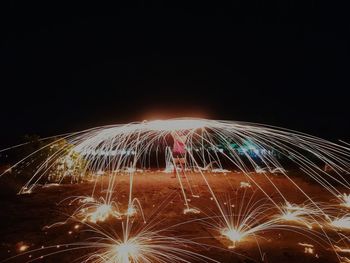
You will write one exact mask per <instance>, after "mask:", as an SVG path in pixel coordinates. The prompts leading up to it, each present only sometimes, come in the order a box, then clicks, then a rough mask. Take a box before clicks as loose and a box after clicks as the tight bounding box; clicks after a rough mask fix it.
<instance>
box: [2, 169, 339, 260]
mask: <svg viewBox="0 0 350 263" xmlns="http://www.w3.org/2000/svg"><path fill="white" fill-rule="evenodd" d="M205 176H206V178H207V180H208V183H209V184H210V186H211V187H212V190H213V191H214V192H215V194H216V195H217V197H218V199H219V200H220V202H221V203H222V204H223V203H225V200H227V199H228V197H234V198H235V196H239V195H242V192H243V190H242V189H240V183H241V182H248V178H247V177H246V176H244V175H243V174H240V173H227V174H216V175H214V174H206V175H205ZM250 176H251V177H252V178H253V179H254V180H255V181H256V182H258V183H259V185H260V186H261V187H262V188H263V189H264V190H265V191H266V193H267V194H268V195H269V196H270V197H272V198H273V199H274V200H276V202H282V201H281V199H280V198H279V197H278V194H277V192H276V190H275V188H274V187H272V185H271V183H270V182H269V180H271V181H272V182H273V183H274V185H275V186H277V187H278V189H279V190H280V191H281V192H283V194H284V195H285V197H286V198H287V199H288V200H289V201H290V202H294V203H301V202H303V201H305V196H303V195H302V194H301V193H300V191H298V190H297V189H296V187H295V186H293V184H292V183H290V182H289V181H288V179H286V178H284V177H282V176H276V175H270V176H269V177H268V179H267V178H264V176H263V175H260V174H254V173H252V174H251V175H250ZM291 176H293V175H291ZM292 179H293V181H294V182H296V183H297V185H298V186H299V187H300V188H301V189H303V190H304V191H305V192H307V193H308V195H309V196H310V197H312V198H313V199H314V200H317V201H324V202H330V203H332V202H334V200H333V199H334V197H332V196H331V195H329V194H328V193H327V192H326V191H324V189H322V188H321V187H319V186H318V185H316V184H315V183H312V182H311V181H306V180H303V179H301V177H292ZM100 181H102V183H101V182H100ZM100 181H99V182H98V183H97V184H96V196H102V197H103V196H105V194H106V193H105V191H103V189H105V187H104V186H106V184H107V176H105V177H104V178H103V179H102V180H100ZM129 182H130V181H129V177H128V176H126V175H124V176H118V177H117V185H116V188H115V192H114V195H113V196H114V198H115V200H116V202H117V203H118V204H119V206H120V207H121V209H125V207H126V205H127V201H128V197H129ZM182 183H183V185H184V188H185V193H186V196H187V199H188V201H189V205H190V206H191V207H196V208H198V209H199V210H201V211H202V213H201V214H199V215H195V214H187V215H184V214H183V209H184V201H183V195H182V191H181V188H180V187H179V181H178V180H177V179H174V178H170V175H169V174H165V173H160V172H147V173H138V174H136V175H135V177H134V186H133V197H136V198H138V200H139V201H140V203H141V205H142V208H143V212H144V214H145V217H146V219H147V221H148V222H153V223H156V224H157V226H156V227H157V228H164V227H167V226H172V225H176V224H179V223H184V222H187V223H184V224H180V225H178V226H176V227H174V228H173V230H174V231H173V234H179V233H180V235H181V236H188V237H196V238H197V239H196V241H200V242H203V243H205V244H207V245H209V246H211V247H210V248H209V247H207V248H198V249H197V250H196V252H198V253H201V254H203V255H206V256H209V257H211V258H214V259H215V260H218V261H220V262H299V263H301V262H339V259H338V258H337V257H336V255H335V254H334V252H332V251H331V249H329V247H330V246H327V245H325V244H326V243H322V240H318V239H316V238H314V237H311V235H309V234H306V235H301V234H298V233H292V232H289V231H277V230H274V231H266V232H263V233H261V235H260V237H257V238H256V239H257V240H258V244H259V245H257V242H256V239H255V238H248V239H246V240H243V241H242V242H241V243H239V244H238V245H237V247H236V248H234V249H227V246H228V245H229V244H228V243H227V240H225V239H223V238H222V237H220V233H218V232H217V230H215V229H213V228H208V227H206V226H205V225H203V224H201V223H200V222H199V221H198V220H196V219H199V218H201V217H204V216H205V214H208V215H213V213H214V214H215V213H216V214H217V209H216V206H215V202H214V200H212V198H211V194H210V193H209V191H208V187H207V185H206V183H205V181H204V180H203V178H202V176H201V175H199V174H193V175H190V176H189V177H188V180H186V179H182ZM94 185H95V183H94V182H86V183H82V184H74V185H60V186H54V185H53V186H51V187H46V188H38V189H37V190H36V191H34V193H32V194H28V195H16V196H5V197H2V200H0V202H1V225H0V236H1V247H0V261H1V260H4V259H7V258H9V257H12V256H15V255H20V256H19V257H17V258H14V259H12V260H10V261H9V262H27V261H30V260H31V259H33V258H35V257H38V256H39V255H41V254H46V253H48V252H47V251H45V249H44V250H42V251H40V252H38V253H36V252H33V253H32V252H29V253H27V254H26V252H20V251H19V248H20V247H21V246H22V245H28V246H29V248H28V250H27V251H30V250H31V249H37V248H40V247H42V246H45V247H48V246H50V245H54V246H55V245H57V244H60V246H59V247H55V248H54V249H53V250H52V249H51V250H49V251H50V253H51V252H58V251H61V250H62V248H65V246H64V245H62V244H67V243H72V242H79V241H84V240H85V239H86V238H87V237H88V236H89V234H88V233H85V232H84V228H86V226H84V225H81V224H79V228H78V229H76V228H75V226H76V225H77V223H76V222H74V221H68V222H67V223H66V224H64V225H60V226H57V227H52V228H50V229H46V228H45V226H47V225H51V224H53V223H55V222H58V221H64V220H65V219H66V218H67V215H70V214H71V213H72V212H73V211H74V210H75V209H76V208H77V205H76V204H72V205H69V202H63V203H60V204H59V202H61V201H62V200H63V199H65V198H67V197H69V196H80V195H86V196H88V195H91V192H92V189H93V187H94ZM189 186H191V187H189ZM101 189H102V191H101ZM253 192H255V193H254V199H256V200H261V199H262V198H264V195H263V194H261V191H259V190H258V189H257V187H256V186H255V185H254V184H252V188H251V189H248V190H247V192H246V193H248V195H252V193H253ZM235 205H237V204H235ZM191 220H193V221H192V222H188V221H191ZM135 221H138V222H141V221H142V219H141V217H140V216H137V218H135ZM100 225H102V227H104V225H106V227H107V225H108V227H110V228H114V229H115V230H116V231H119V230H120V226H121V223H120V221H119V220H115V219H109V220H107V222H105V223H102V224H100ZM138 225H140V224H139V223H137V222H136V223H135V227H137V226H138ZM106 227H105V228H106ZM118 229H119V230H118ZM317 241H320V242H321V243H320V244H318V243H317ZM323 241H324V240H323ZM299 243H308V244H313V245H314V252H313V253H311V254H310V253H305V247H303V246H302V245H300V244H299ZM93 251H94V249H84V250H76V251H71V252H64V253H59V254H57V255H52V256H50V257H44V258H42V259H39V262H73V261H74V260H75V259H77V262H81V261H82V260H81V259H79V258H80V257H81V256H84V255H86V254H87V253H88V252H93ZM344 256H345V255H344ZM262 259H263V260H264V261H262ZM111 263H112V262H111Z"/></svg>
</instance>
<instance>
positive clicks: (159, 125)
mask: <svg viewBox="0 0 350 263" xmlns="http://www.w3.org/2000/svg"><path fill="white" fill-rule="evenodd" d="M207 125H208V122H207V121H205V120H197V119H178V120H177V119H175V120H154V121H149V122H146V123H145V126H146V127H147V128H148V129H150V130H156V131H177V130H195V129H199V128H203V127H205V126H207Z"/></svg>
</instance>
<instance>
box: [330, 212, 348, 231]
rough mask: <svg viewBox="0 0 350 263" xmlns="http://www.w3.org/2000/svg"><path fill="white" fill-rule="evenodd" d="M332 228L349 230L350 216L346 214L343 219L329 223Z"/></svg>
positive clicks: (339, 218) (337, 218) (338, 218)
mask: <svg viewBox="0 0 350 263" xmlns="http://www.w3.org/2000/svg"><path fill="white" fill-rule="evenodd" d="M329 224H330V225H331V226H332V227H335V228H338V229H343V230H349V229H350V215H349V214H346V215H343V216H341V217H336V218H334V219H333V220H331V222H330V223H329Z"/></svg>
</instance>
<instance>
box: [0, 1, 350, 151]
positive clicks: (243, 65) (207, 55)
mask: <svg viewBox="0 0 350 263" xmlns="http://www.w3.org/2000/svg"><path fill="white" fill-rule="evenodd" d="M47 2H51V1H47ZM214 2H215V1H212V2H211V3H210V4H208V5H205V4H204V3H203V2H199V3H201V4H199V5H196V6H177V7H175V6H166V5H165V4H162V3H160V2H156V1H153V2H152V3H146V2H143V1H140V2H139V3H138V4H136V3H134V6H107V5H102V4H101V5H99V6H96V5H91V6H87V5H83V6H78V5H77V6H72V5H62V6H60V5H59V4H56V3H55V4H53V3H52V4H49V3H46V4H44V5H43V3H40V4H36V3H33V2H32V1H31V2H28V1H27V3H26V4H19V3H17V2H12V4H10V5H9V6H8V7H7V8H6V9H3V11H5V13H6V14H7V15H6V16H3V17H2V18H1V20H2V21H1V23H2V29H1V46H0V67H1V75H2V76H1V78H0V79H1V111H0V118H1V129H0V134H1V138H0V145H1V146H7V145H11V144H14V143H18V142H20V140H21V139H20V138H21V136H23V135H24V134H28V133H29V134H31V133H36V134H39V135H41V136H42V137H44V136H49V135H55V134H59V133H63V132H69V131H77V130H81V129H85V128H89V127H93V126H97V125H105V124H114V123H125V122H129V121H138V120H143V119H151V118H167V117H181V116H196V117H200V116H202V117H207V118H213V119H227V120H240V121H249V122H260V123H265V124H271V125H277V126H282V127H287V128H291V129H296V130H299V131H304V132H307V133H311V134H313V135H317V136H321V137H325V138H329V139H332V140H338V139H344V140H347V141H349V137H350V124H349V114H350V104H349V95H348V93H347V90H348V89H349V87H350V85H349V84H350V80H349V72H350V67H349V61H350V54H349V44H350V43H349V31H350V30H349V29H350V24H349V19H348V16H349V15H348V8H346V7H344V6H341V5H339V4H336V3H335V2H336V1H298V2H301V3H297V2H296V1H295V2H294V1H276V2H275V3H272V2H271V1H232V2H231V3H230V4H227V5H222V6H220V7H218V6H212V4H214ZM333 2H334V3H333ZM96 3H98V2H96ZM96 3H95V4H96ZM227 3H228V2H227ZM204 5H205V6H204ZM91 11H104V13H106V12H108V13H110V14H112V15H111V16H88V14H90V13H91ZM68 12H69V14H68Z"/></svg>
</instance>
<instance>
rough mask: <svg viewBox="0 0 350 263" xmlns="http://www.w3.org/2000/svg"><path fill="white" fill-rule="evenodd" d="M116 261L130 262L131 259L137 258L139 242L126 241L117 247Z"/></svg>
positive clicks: (121, 262)
mask: <svg viewBox="0 0 350 263" xmlns="http://www.w3.org/2000/svg"><path fill="white" fill-rule="evenodd" d="M115 252H116V261H115V262H120V263H130V262H132V261H131V260H132V259H134V258H137V255H138V253H139V249H138V246H137V244H134V243H130V242H126V243H121V244H119V245H117V246H116V247H115Z"/></svg>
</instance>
